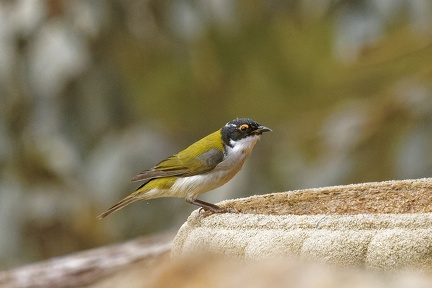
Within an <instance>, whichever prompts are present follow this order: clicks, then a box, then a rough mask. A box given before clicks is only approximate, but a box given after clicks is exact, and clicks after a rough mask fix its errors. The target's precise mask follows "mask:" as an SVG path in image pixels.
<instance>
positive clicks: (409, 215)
mask: <svg viewBox="0 0 432 288" xmlns="http://www.w3.org/2000/svg"><path fill="white" fill-rule="evenodd" d="M219 204H220V205H222V206H224V207H229V208H231V209H233V210H235V211H238V213H236V214H233V213H231V214H215V215H211V216H209V217H206V218H203V217H201V215H200V214H199V213H198V211H194V212H193V213H192V214H191V216H190V217H189V218H188V220H187V222H186V223H185V224H184V225H183V226H182V227H181V229H180V230H179V232H178V234H177V236H176V238H175V239H174V243H173V247H172V255H173V256H178V255H182V254H183V255H184V254H189V253H191V252H195V251H201V252H202V251H209V252H211V253H217V254H223V255H229V256H234V257H236V258H241V259H263V258H273V257H275V256H277V257H280V256H296V257H300V258H301V259H313V260H317V261H321V262H325V263H332V264H337V265H340V266H348V267H352V266H355V267H366V268H373V269H378V270H394V269H399V268H405V267H415V268H420V269H425V270H432V213H431V212H432V179H419V180H404V181H386V182H377V183H363V184H356V185H346V186H336V187H327V188H319V189H306V190H298V191H290V192H284V193H273V194H267V195H260V196H252V197H248V198H243V199H237V200H230V201H224V202H221V203H219Z"/></svg>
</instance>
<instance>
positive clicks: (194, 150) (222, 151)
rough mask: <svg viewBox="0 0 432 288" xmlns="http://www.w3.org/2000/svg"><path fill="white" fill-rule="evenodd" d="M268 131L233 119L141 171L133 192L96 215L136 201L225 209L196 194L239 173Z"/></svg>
mask: <svg viewBox="0 0 432 288" xmlns="http://www.w3.org/2000/svg"><path fill="white" fill-rule="evenodd" d="M267 131H272V130H271V129H270V128H267V127H265V126H262V125H260V124H258V123H257V122H255V121H254V120H252V119H249V118H237V119H234V120H232V121H230V122H228V123H227V124H226V125H225V126H224V127H222V128H221V129H219V130H217V131H216V132H213V133H211V134H210V135H207V136H206V137H204V138H202V139H201V140H199V141H197V142H195V143H193V144H192V145H190V146H189V147H187V148H186V149H184V150H183V151H180V152H179V153H177V154H175V155H172V156H170V157H168V158H166V159H165V160H163V161H161V162H159V164H157V165H156V166H154V167H153V168H151V169H149V170H145V171H143V172H141V173H139V174H138V175H136V176H135V177H133V178H132V181H144V183H143V184H142V185H141V186H139V187H138V188H137V189H136V190H135V192H133V193H132V194H130V195H129V196H127V197H126V198H124V199H123V200H121V201H120V202H118V203H117V204H115V205H114V206H113V207H111V208H109V209H108V210H107V211H105V212H104V213H102V214H100V215H99V216H98V218H99V219H101V218H104V217H106V216H108V215H109V214H111V213H113V212H115V211H117V210H119V209H121V208H123V207H125V206H126V205H128V204H130V203H133V202H135V201H138V200H148V199H153V198H160V197H179V198H185V199H186V202H188V203H190V204H194V205H197V206H199V207H201V208H202V209H203V210H204V211H206V212H209V213H224V212H227V211H225V209H222V208H221V207H219V206H217V205H215V204H211V203H208V202H204V201H202V200H198V199H197V197H198V195H200V194H203V193H205V192H208V191H210V190H213V189H216V188H217V187H219V186H222V185H224V184H225V183H227V182H228V181H229V180H231V178H233V177H234V176H235V175H236V174H237V172H239V171H240V170H241V168H242V166H243V163H244V162H245V160H246V158H247V157H248V156H249V155H250V153H251V152H252V148H253V147H254V146H255V144H256V142H257V141H258V140H259V139H260V137H261V134H262V133H263V132H267Z"/></svg>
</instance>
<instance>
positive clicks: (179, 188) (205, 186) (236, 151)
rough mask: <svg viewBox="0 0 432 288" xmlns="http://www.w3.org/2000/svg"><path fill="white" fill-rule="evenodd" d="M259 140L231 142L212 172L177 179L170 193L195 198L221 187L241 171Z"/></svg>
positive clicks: (252, 138) (245, 139) (253, 137)
mask: <svg viewBox="0 0 432 288" xmlns="http://www.w3.org/2000/svg"><path fill="white" fill-rule="evenodd" d="M259 138H260V135H253V136H250V137H247V138H244V139H241V140H238V141H232V140H231V143H230V144H231V146H232V147H229V146H227V148H226V153H225V157H224V159H223V160H222V162H220V163H219V164H218V165H217V166H216V167H215V168H214V169H213V170H211V171H210V172H208V173H205V174H201V175H194V176H189V177H180V178H178V179H177V180H176V182H175V183H174V185H173V186H172V187H171V189H170V192H171V193H173V194H175V196H177V197H192V198H196V197H197V196H198V195H200V194H202V193H205V192H208V191H210V190H213V189H216V188H217V187H219V186H222V185H223V184H225V183H226V182H228V181H229V180H231V178H233V177H234V176H235V175H236V174H237V172H239V171H240V170H241V168H242V166H243V163H244V162H245V160H246V159H247V157H248V156H249V155H250V153H251V152H252V148H253V147H254V146H255V144H256V142H257V141H258V140H259ZM172 196H174V195H172Z"/></svg>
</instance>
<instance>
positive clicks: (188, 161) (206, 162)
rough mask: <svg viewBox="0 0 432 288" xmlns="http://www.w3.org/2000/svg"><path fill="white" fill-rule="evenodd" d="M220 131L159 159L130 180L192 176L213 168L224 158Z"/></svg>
mask: <svg viewBox="0 0 432 288" xmlns="http://www.w3.org/2000/svg"><path fill="white" fill-rule="evenodd" d="M220 133H221V132H220V130H218V131H216V132H214V133H212V134H210V135H208V136H206V137H204V138H203V139H201V140H199V141H197V142H195V143H194V144H192V145H191V146H189V147H188V148H186V149H185V150H183V151H181V152H180V153H178V154H175V155H173V156H170V157H168V158H167V159H165V160H163V161H161V162H160V163H159V164H157V165H156V166H155V167H153V168H152V169H150V170H146V171H143V172H141V173H140V174H138V175H136V176H135V177H134V178H132V181H139V180H148V179H155V178H164V177H172V176H192V175H197V174H202V173H206V172H208V171H210V170H212V169H214V168H215V167H216V165H217V164H219V163H220V162H221V161H222V160H223V158H224V147H223V143H222V139H221V134H220ZM202 151H204V152H202Z"/></svg>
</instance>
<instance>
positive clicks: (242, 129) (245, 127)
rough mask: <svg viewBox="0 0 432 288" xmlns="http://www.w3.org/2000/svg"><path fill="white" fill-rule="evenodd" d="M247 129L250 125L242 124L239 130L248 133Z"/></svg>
mask: <svg viewBox="0 0 432 288" xmlns="http://www.w3.org/2000/svg"><path fill="white" fill-rule="evenodd" d="M247 129H249V125H248V124H242V125H240V127H239V128H238V130H240V131H243V132H244V131H246V130H247Z"/></svg>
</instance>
